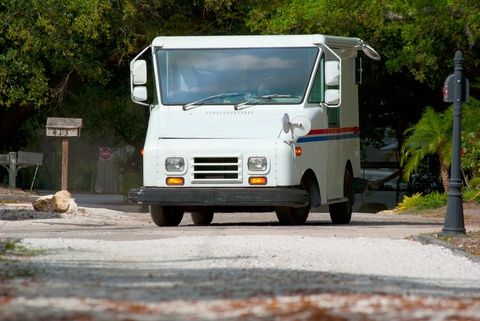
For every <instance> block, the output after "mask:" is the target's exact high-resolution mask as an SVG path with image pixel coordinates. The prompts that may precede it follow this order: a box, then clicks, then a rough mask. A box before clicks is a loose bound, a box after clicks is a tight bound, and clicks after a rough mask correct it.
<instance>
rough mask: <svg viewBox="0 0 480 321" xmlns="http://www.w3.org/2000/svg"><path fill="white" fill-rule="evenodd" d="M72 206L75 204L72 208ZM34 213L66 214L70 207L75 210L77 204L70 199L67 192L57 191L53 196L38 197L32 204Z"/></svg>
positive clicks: (70, 196)
mask: <svg viewBox="0 0 480 321" xmlns="http://www.w3.org/2000/svg"><path fill="white" fill-rule="evenodd" d="M72 204H75V205H74V206H72ZM32 205H33V208H34V209H35V210H36V211H42V212H60V213H63V212H66V211H67V210H68V209H69V208H70V207H72V209H73V208H76V207H77V206H76V205H77V204H76V203H75V201H74V200H73V199H72V194H70V193H69V192H68V191H65V190H63V191H59V192H57V193H56V194H55V195H46V196H41V197H39V198H38V199H37V200H36V201H34V202H33V203H32Z"/></svg>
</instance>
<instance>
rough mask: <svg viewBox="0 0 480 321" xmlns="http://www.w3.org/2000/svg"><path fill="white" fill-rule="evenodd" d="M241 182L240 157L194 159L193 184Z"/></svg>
mask: <svg viewBox="0 0 480 321" xmlns="http://www.w3.org/2000/svg"><path fill="white" fill-rule="evenodd" d="M210 181H211V182H217V183H218V182H219V181H222V182H225V183H226V182H241V159H240V158H239V157H194V158H193V181H192V182H193V183H195V182H198V183H200V182H201V183H206V182H210Z"/></svg>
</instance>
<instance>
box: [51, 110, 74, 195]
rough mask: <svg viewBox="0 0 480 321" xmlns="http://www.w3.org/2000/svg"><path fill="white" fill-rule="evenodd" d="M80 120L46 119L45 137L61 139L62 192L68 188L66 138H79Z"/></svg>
mask: <svg viewBox="0 0 480 321" xmlns="http://www.w3.org/2000/svg"><path fill="white" fill-rule="evenodd" d="M80 128H82V119H81V118H56V117H49V118H47V136H54V137H61V138H62V190H67V187H68V138H69V137H79V136H80Z"/></svg>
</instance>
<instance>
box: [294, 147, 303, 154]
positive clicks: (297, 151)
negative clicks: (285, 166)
mask: <svg viewBox="0 0 480 321" xmlns="http://www.w3.org/2000/svg"><path fill="white" fill-rule="evenodd" d="M295 155H297V156H300V155H302V147H295Z"/></svg>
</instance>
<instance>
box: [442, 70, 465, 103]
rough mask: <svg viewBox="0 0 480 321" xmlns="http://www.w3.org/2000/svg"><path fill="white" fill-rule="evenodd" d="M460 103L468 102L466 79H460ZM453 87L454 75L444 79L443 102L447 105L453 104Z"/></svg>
mask: <svg viewBox="0 0 480 321" xmlns="http://www.w3.org/2000/svg"><path fill="white" fill-rule="evenodd" d="M462 79H463V81H462V103H465V102H468V95H469V82H468V79H467V77H465V76H463V77H462ZM454 86H455V75H450V76H448V77H447V79H445V84H444V87H443V101H444V102H447V103H453V102H455V101H454V97H453V93H454V92H455V90H454Z"/></svg>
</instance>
